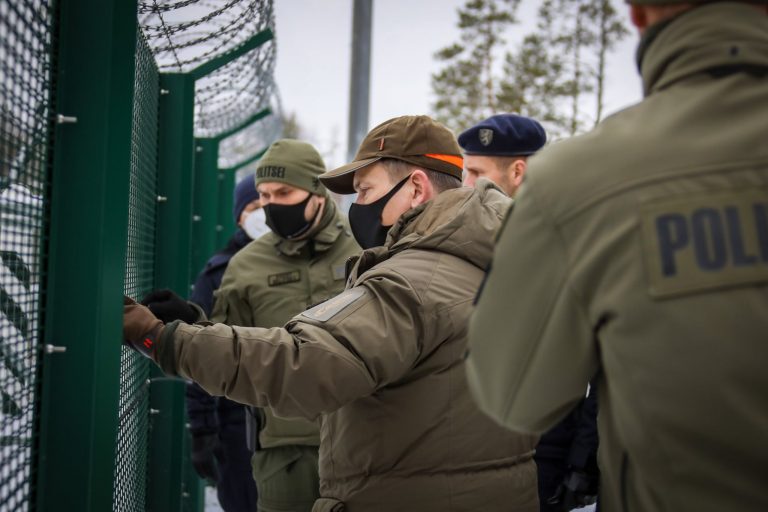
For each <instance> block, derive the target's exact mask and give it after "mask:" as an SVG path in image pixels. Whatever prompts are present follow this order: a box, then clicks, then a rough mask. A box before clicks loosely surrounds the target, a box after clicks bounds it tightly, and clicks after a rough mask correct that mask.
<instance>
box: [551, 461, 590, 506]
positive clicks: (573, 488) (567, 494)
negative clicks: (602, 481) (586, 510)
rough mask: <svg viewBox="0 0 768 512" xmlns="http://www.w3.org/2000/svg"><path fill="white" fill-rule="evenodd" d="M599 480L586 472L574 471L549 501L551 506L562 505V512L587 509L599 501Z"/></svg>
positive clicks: (566, 476)
mask: <svg viewBox="0 0 768 512" xmlns="http://www.w3.org/2000/svg"><path fill="white" fill-rule="evenodd" d="M598 484H599V480H598V478H597V477H594V476H590V475H588V474H587V473H585V472H584V471H579V470H573V471H571V472H570V473H568V474H567V475H565V478H564V479H563V482H562V483H561V484H560V485H559V486H558V487H557V490H556V491H555V494H554V495H553V496H552V497H551V498H549V499H548V500H547V503H548V504H549V505H560V510H562V511H563V512H568V511H569V510H573V509H574V508H581V507H586V506H587V505H591V504H593V503H595V502H596V501H597V489H598Z"/></svg>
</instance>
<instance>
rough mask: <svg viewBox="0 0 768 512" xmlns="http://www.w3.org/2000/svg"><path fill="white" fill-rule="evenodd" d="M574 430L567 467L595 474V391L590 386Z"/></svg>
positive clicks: (596, 443) (596, 442)
mask: <svg viewBox="0 0 768 512" xmlns="http://www.w3.org/2000/svg"><path fill="white" fill-rule="evenodd" d="M577 421H578V422H577V424H576V429H575V432H574V436H573V442H572V443H571V450H570V453H569V455H568V465H569V466H571V467H574V468H579V469H583V470H584V471H586V472H587V473H589V474H595V473H597V471H598V470H597V446H598V443H599V441H598V437H597V389H596V388H595V386H590V388H589V394H588V395H587V397H586V398H585V399H584V401H583V402H582V403H581V407H580V409H579V414H578V420H577Z"/></svg>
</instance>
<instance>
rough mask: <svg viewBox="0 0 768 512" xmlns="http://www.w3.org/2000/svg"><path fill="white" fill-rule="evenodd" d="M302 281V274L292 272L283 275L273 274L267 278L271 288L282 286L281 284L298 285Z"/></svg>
mask: <svg viewBox="0 0 768 512" xmlns="http://www.w3.org/2000/svg"><path fill="white" fill-rule="evenodd" d="M299 281H301V272H299V271H298V270H292V271H291V272H283V273H282V274H272V275H270V276H269V277H268V278H267V282H268V283H269V286H280V285H281V284H288V283H297V282H299Z"/></svg>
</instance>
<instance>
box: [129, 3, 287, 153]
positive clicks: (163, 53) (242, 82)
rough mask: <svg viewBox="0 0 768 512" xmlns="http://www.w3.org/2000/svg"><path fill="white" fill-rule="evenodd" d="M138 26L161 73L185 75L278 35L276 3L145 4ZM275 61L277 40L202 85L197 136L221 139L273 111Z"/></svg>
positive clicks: (197, 105)
mask: <svg viewBox="0 0 768 512" xmlns="http://www.w3.org/2000/svg"><path fill="white" fill-rule="evenodd" d="M139 23H140V25H141V27H142V31H143V33H144V35H145V37H146V38H147V42H148V43H149V45H150V47H151V48H152V51H153V54H154V55H155V60H156V62H157V64H158V68H159V69H160V71H163V72H177V73H178V72H180V73H186V72H189V71H191V70H193V69H195V68H196V67H198V66H200V65H202V64H204V63H206V62H209V61H211V60H212V59H215V58H217V57H219V56H221V55H225V54H226V53H228V52H230V51H232V50H234V49H235V48H237V47H239V46H240V45H241V44H243V43H244V42H246V41H247V40H248V39H249V38H251V37H252V36H254V35H256V34H258V33H259V32H262V31H263V30H265V29H267V28H269V29H272V30H273V31H274V11H273V3H272V0H140V1H139ZM275 58H276V45H275V41H274V39H272V40H271V41H268V42H266V43H264V44H263V45H261V46H259V47H257V48H255V49H253V50H251V51H249V52H247V53H245V54H243V55H241V56H240V57H238V58H237V59H235V60H233V61H232V62H229V63H228V64H226V65H225V66H223V67H221V68H219V69H217V70H216V71H214V72H212V73H210V74H208V75H206V76H205V77H203V78H201V79H199V80H197V81H196V82H195V136H196V137H214V136H218V135H219V134H222V133H225V132H228V131H230V130H232V129H235V128H237V127H239V126H240V125H241V124H242V123H244V122H246V121H247V120H248V119H249V118H250V117H252V116H253V115H254V114H256V113H257V112H259V111H261V110H263V109H264V108H267V107H269V105H270V102H271V101H273V99H272V98H273V96H274V95H275V94H276V88H275V84H274V67H275ZM278 103H279V102H278ZM270 142H271V141H270ZM226 151H227V150H226V148H225V149H224V150H223V151H222V150H220V152H221V153H222V154H224V153H226Z"/></svg>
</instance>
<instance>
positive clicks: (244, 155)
mask: <svg viewBox="0 0 768 512" xmlns="http://www.w3.org/2000/svg"><path fill="white" fill-rule="evenodd" d="M275 98H277V97H275ZM282 131H283V117H282V114H281V108H280V105H279V102H278V101H274V102H273V105H272V115H269V116H267V117H265V118H264V119H261V120H259V121H256V122H255V123H253V124H251V125H250V126H248V127H247V128H244V129H242V130H240V131H239V132H237V133H236V134H234V135H232V136H230V137H227V138H225V139H222V141H221V142H220V143H219V168H222V169H223V168H227V167H234V166H236V165H238V164H239V163H240V162H243V161H245V160H247V159H248V158H249V157H251V156H253V155H255V154H257V153H259V152H261V151H263V150H264V149H266V148H267V147H268V146H269V145H270V144H272V143H273V142H274V141H275V140H277V139H278V138H279V137H280V134H281V133H282Z"/></svg>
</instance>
